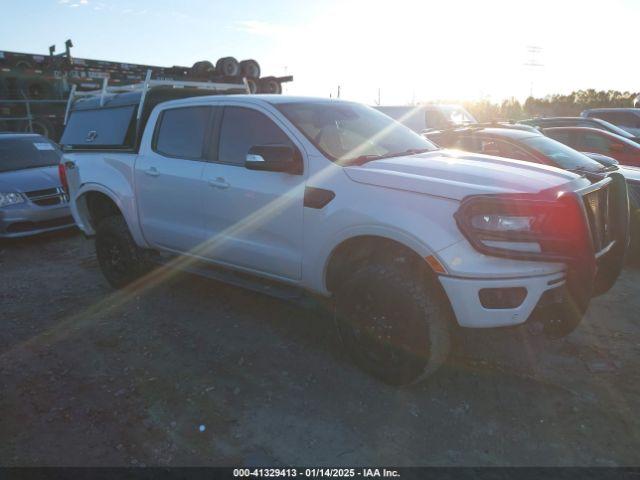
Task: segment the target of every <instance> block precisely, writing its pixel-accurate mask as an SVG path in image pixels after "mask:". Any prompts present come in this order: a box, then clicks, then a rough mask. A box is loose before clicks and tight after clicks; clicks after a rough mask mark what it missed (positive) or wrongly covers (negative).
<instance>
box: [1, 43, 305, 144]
mask: <svg viewBox="0 0 640 480" xmlns="http://www.w3.org/2000/svg"><path fill="white" fill-rule="evenodd" d="M72 47H73V43H72V42H71V40H67V41H66V42H65V51H64V52H63V53H61V54H55V46H51V47H49V54H48V55H40V54H33V53H22V52H9V51H2V50H0V131H9V132H33V133H39V134H41V135H44V136H46V137H49V138H51V139H52V140H54V141H57V140H58V139H59V137H60V135H61V133H62V130H63V122H64V115H65V108H66V104H67V100H68V98H69V94H70V93H71V90H72V89H74V90H75V91H78V92H80V91H89V90H96V89H100V88H102V86H103V84H104V79H107V85H108V86H115V87H119V86H124V85H130V84H137V83H140V82H143V81H144V80H145V79H146V78H147V74H148V72H149V71H150V72H151V78H153V79H154V80H159V81H169V80H171V81H179V82H189V81H192V82H214V83H233V84H238V83H245V84H246V86H247V90H248V91H249V92H250V93H270V94H279V93H282V84H283V83H285V82H290V81H292V80H293V77H292V76H281V77H276V76H262V72H261V69H260V65H259V63H258V62H257V61H255V60H253V59H248V60H243V61H238V60H236V59H235V58H233V57H221V58H219V59H218V60H217V61H216V62H215V63H213V62H210V61H208V60H202V61H198V62H195V63H194V64H193V65H192V66H191V67H184V66H173V67H162V66H157V65H142V64H134V63H125V62H114V61H104V60H94V59H88V58H76V57H74V56H72V55H71V48H72Z"/></svg>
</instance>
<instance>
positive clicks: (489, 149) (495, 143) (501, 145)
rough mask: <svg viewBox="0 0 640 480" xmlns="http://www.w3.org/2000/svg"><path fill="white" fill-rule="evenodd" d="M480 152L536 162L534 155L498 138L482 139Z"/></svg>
mask: <svg viewBox="0 0 640 480" xmlns="http://www.w3.org/2000/svg"><path fill="white" fill-rule="evenodd" d="M480 153H484V154H485V155H495V156H497V157H505V158H513V159H514V160H524V161H527V162H538V160H536V158H535V157H533V156H532V155H529V154H528V153H527V152H525V151H524V150H522V149H521V148H518V147H516V146H515V145H512V144H510V143H507V142H502V141H500V140H482V151H481V152H480Z"/></svg>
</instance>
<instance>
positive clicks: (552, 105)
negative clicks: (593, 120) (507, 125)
mask: <svg viewBox="0 0 640 480" xmlns="http://www.w3.org/2000/svg"><path fill="white" fill-rule="evenodd" d="M638 95H640V93H639V92H619V91H617V90H608V91H604V90H600V91H598V90H594V89H589V90H577V91H575V92H571V93H570V94H568V95H560V94H555V95H547V96H546V97H544V98H534V97H529V98H527V99H526V100H525V102H524V103H520V102H519V101H518V100H517V99H515V98H509V99H507V100H504V101H503V102H502V103H493V102H491V101H489V100H480V101H468V102H462V105H463V106H464V107H465V108H466V109H467V110H468V111H469V112H470V113H471V114H472V115H473V116H474V117H475V118H476V119H477V120H478V121H479V122H490V121H494V120H522V119H525V118H531V117H576V116H579V115H580V112H582V111H583V110H586V109H588V108H600V107H633V106H634V99H636V97H638Z"/></svg>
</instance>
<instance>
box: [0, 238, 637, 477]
mask: <svg viewBox="0 0 640 480" xmlns="http://www.w3.org/2000/svg"><path fill="white" fill-rule="evenodd" d="M0 272H1V274H0V275H1V276H0V278H1V281H0V320H1V323H0V325H1V330H0V378H1V382H2V390H1V391H0V395H1V397H0V412H1V413H0V464H2V465H143V464H144V465H230V464H232V465H257V464H264V463H268V464H297V465H335V464H340V465H368V464H388V465H451V464H456V465H461V464H462V465H638V464H640V453H639V452H640V416H639V415H638V412H639V411H640V383H639V381H640V373H639V372H640V368H639V367H640V355H639V354H640V314H639V313H638V312H640V295H639V292H640V270H633V269H628V270H626V271H625V273H624V275H623V276H622V278H621V279H620V280H619V282H618V284H617V285H616V287H615V288H614V289H613V290H612V291H611V292H609V293H608V294H606V295H605V296H603V297H601V298H599V299H597V300H596V301H594V303H593V304H592V307H591V309H590V312H589V315H588V317H587V318H586V319H585V321H584V322H583V324H582V325H581V326H580V328H579V329H578V330H577V331H576V332H574V333H573V334H572V335H571V336H569V337H568V338H566V339H564V340H560V341H554V342H550V341H548V340H544V339H543V338H541V337H533V336H529V335H527V336H525V335H522V332H513V331H501V332H478V331H470V332H467V333H466V334H465V335H464V337H463V339H462V340H461V342H460V346H459V347H458V348H457V349H456V351H455V352H454V354H453V356H452V358H451V360H450V362H449V364H448V365H447V366H446V367H445V368H443V369H442V370H441V371H440V372H439V373H438V374H437V375H436V376H435V377H434V378H433V379H432V380H431V381H430V382H429V383H427V384H425V385H421V386H417V387H411V388H403V389H397V388H391V387H387V386H385V385H382V384H380V383H379V382H377V381H375V380H373V379H371V378H370V377H368V376H366V375H364V374H362V373H361V372H360V371H359V370H357V369H356V368H355V367H354V366H352V364H351V363H350V362H349V360H348V359H347V358H346V357H345V355H344V354H343V353H342V352H341V350H340V348H339V345H338V342H337V341H336V338H335V336H334V334H333V332H332V330H331V329H330V328H329V327H328V325H327V323H326V321H325V320H324V319H323V318H322V317H320V316H317V315H314V314H312V313H311V312H309V311H307V310H303V309H301V308H298V307H294V306H292V305H289V304H287V303H284V302H281V301H278V300H274V299H271V298H268V297H263V296H259V295H256V294H252V293H248V292H245V291H242V290H239V289H236V288H232V287H228V286H225V285H221V284H219V283H215V282H212V281H210V280H205V279H201V278H197V277H194V276H190V275H187V274H179V275H177V276H175V277H174V278H173V279H171V280H170V281H165V282H162V283H161V284H160V285H159V286H157V287H156V288H153V289H150V290H149V291H147V292H145V293H143V294H141V295H134V296H132V297H130V298H129V297H127V296H126V295H125V296H123V295H120V294H115V293H114V292H113V291H112V290H111V289H110V288H109V286H108V285H107V284H106V282H105V281H104V279H103V278H102V276H101V274H100V271H99V269H98V266H97V262H96V260H95V256H94V254H93V242H91V241H87V240H84V239H83V238H82V237H81V236H80V235H77V234H75V233H70V234H58V235H50V236H46V237H41V238H38V239H30V240H23V241H20V242H9V243H3V244H2V245H1V246H0Z"/></svg>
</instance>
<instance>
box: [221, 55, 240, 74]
mask: <svg viewBox="0 0 640 480" xmlns="http://www.w3.org/2000/svg"><path fill="white" fill-rule="evenodd" d="M216 73H217V74H218V75H223V76H225V77H235V76H237V75H238V74H239V73H240V64H238V61H237V60H236V59H235V58H233V57H223V58H220V59H218V61H217V62H216Z"/></svg>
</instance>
